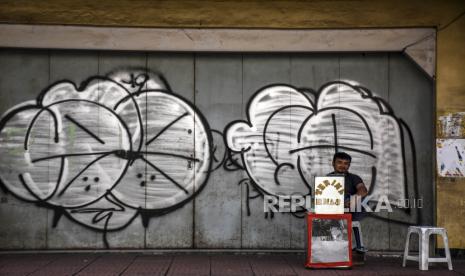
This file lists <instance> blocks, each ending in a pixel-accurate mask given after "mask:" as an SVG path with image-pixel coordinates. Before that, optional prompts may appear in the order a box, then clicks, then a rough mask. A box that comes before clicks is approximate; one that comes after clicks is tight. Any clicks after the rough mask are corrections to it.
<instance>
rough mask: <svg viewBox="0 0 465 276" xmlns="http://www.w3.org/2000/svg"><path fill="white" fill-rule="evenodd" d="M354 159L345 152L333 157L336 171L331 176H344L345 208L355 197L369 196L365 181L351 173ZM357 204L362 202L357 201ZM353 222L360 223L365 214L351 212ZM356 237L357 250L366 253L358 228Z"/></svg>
mask: <svg viewBox="0 0 465 276" xmlns="http://www.w3.org/2000/svg"><path fill="white" fill-rule="evenodd" d="M351 161H352V157H351V156H350V155H349V154H347V153H345V152H336V153H335V154H334V156H333V168H334V171H333V172H331V173H329V174H328V175H331V176H344V190H345V191H344V207H346V208H348V207H349V206H350V199H351V197H353V196H359V197H364V196H366V195H367V194H368V190H367V188H366V186H365V184H363V180H362V179H361V178H360V177H359V176H358V175H356V174H352V173H350V172H349V167H350V162H351ZM356 202H361V200H360V201H356ZM351 214H352V221H360V220H362V219H363V217H364V213H363V212H356V211H355V212H351ZM354 236H355V243H356V248H355V250H356V251H357V252H359V253H365V252H367V250H366V249H365V248H364V247H362V246H361V244H360V233H359V231H358V228H354Z"/></svg>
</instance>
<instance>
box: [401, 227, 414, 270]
mask: <svg viewBox="0 0 465 276" xmlns="http://www.w3.org/2000/svg"><path fill="white" fill-rule="evenodd" d="M411 234H412V232H410V231H408V232H407V239H406V240H405V249H404V259H403V260H402V266H403V267H405V265H406V263H407V256H408V247H409V243H410V235H411Z"/></svg>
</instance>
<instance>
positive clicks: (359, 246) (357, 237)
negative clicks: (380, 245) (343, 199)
mask: <svg viewBox="0 0 465 276" xmlns="http://www.w3.org/2000/svg"><path fill="white" fill-rule="evenodd" d="M363 218H365V213H364V212H363V211H362V212H353V213H352V221H361V220H362V219H363ZM353 231H354V237H355V250H357V251H359V252H362V253H365V252H366V251H367V250H366V249H365V248H364V247H363V246H362V244H361V241H360V231H358V228H353Z"/></svg>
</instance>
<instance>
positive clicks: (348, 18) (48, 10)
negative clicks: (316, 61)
mask: <svg viewBox="0 0 465 276" xmlns="http://www.w3.org/2000/svg"><path fill="white" fill-rule="evenodd" d="M128 7H130V8H128ZM135 11H137V12H135ZM463 12H464V1H460V0H459V1H408V2H406V1H376V2H375V1H316V2H313V1H312V2H305V1H273V2H270V1H248V2H239V1H221V2H217V1H196V2H194V1H163V2H158V3H153V2H152V1H150V2H148V1H147V2H146V1H137V4H136V3H134V2H132V1H118V2H116V3H115V2H114V1H109V2H103V3H102V2H98V3H97V2H94V1H80V3H79V4H73V3H70V2H67V1H59V0H56V1H47V2H46V3H40V4H39V3H36V1H22V2H21V3H18V2H17V1H2V3H0V21H1V22H4V23H26V24H71V25H96V26H109V25H112V26H147V27H163V26H166V27H230V28H234V27H250V28H270V27H271V28H363V27H370V28H376V27H424V26H427V27H431V26H433V27H437V28H438V36H437V45H438V52H437V74H436V76H437V87H436V95H437V98H436V114H437V115H438V116H439V115H443V114H448V113H450V112H458V111H463V109H464V105H463V102H464V101H462V100H461V99H462V97H463V95H464V93H463V92H464V90H465V83H464V80H463V78H462V71H463V70H462V68H463V66H462V64H463V63H464V62H465V50H464V48H463V45H464V44H465V35H464V33H465V28H464V24H465V23H464V19H463V16H462V15H463ZM460 16H462V17H460ZM2 102H3V100H2ZM432 161H433V162H434V160H432ZM435 182H436V185H437V210H436V212H437V223H438V225H440V226H446V227H447V228H448V229H449V232H450V242H451V247H454V248H465V241H464V239H463V237H461V232H462V231H461V229H463V228H464V227H465V225H464V220H463V219H461V218H462V217H463V214H462V213H460V212H449V210H463V205H464V203H463V200H461V199H462V198H464V196H465V191H464V189H463V188H462V186H463V183H462V182H463V181H462V180H461V179H453V180H451V179H435Z"/></svg>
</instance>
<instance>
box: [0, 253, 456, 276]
mask: <svg viewBox="0 0 465 276" xmlns="http://www.w3.org/2000/svg"><path fill="white" fill-rule="evenodd" d="M303 264H304V256H303V255H299V254H280V255H275V254H271V255H266V254H205V253H202V254H200V253H191V254H187V253H183V254H163V255H160V254H150V253H147V254H143V253H61V254H58V253H53V254H52V253H40V254H23V253H20V254H0V275H47V276H51V275H99V276H104V275H241V276H245V275H425V274H429V275H438V274H440V275H465V260H464V259H457V260H453V266H454V271H449V270H447V266H446V265H445V264H433V265H432V266H431V267H430V270H429V271H419V270H418V263H416V262H409V263H408V265H407V267H406V268H403V267H402V266H401V264H402V260H401V258H398V257H374V256H368V257H367V260H366V262H365V264H364V265H361V266H354V267H353V268H352V269H350V270H338V269H325V270H315V269H305V268H304V265H303Z"/></svg>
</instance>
